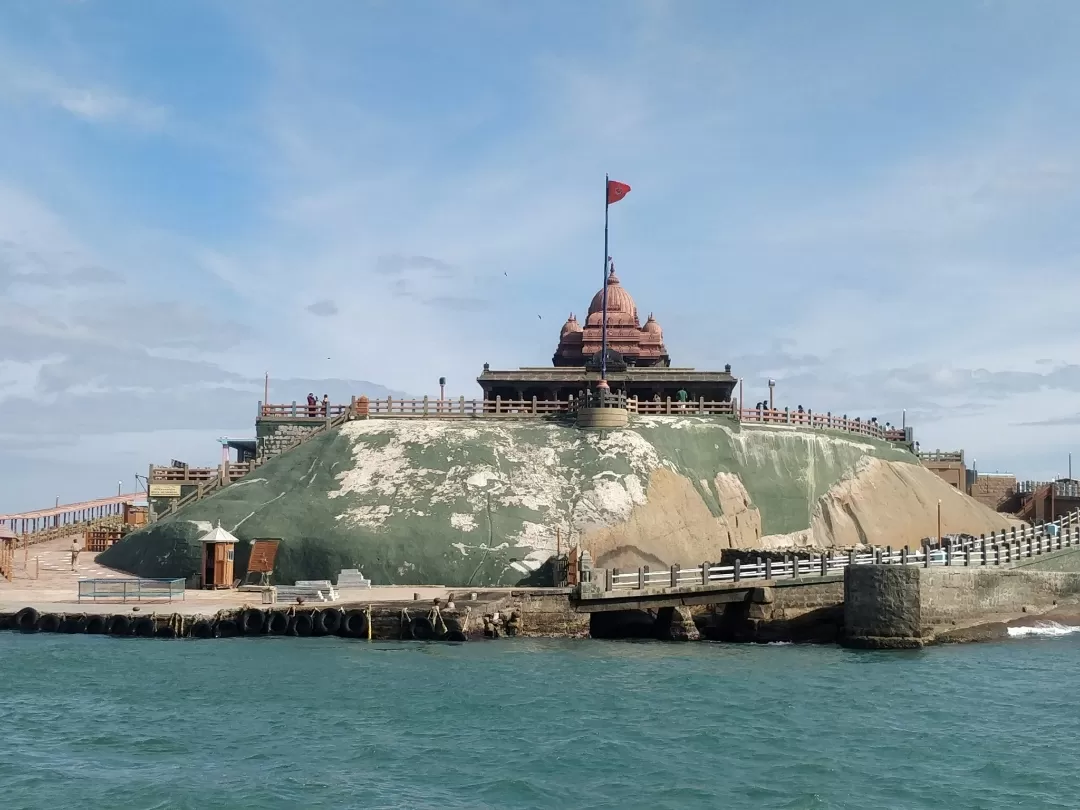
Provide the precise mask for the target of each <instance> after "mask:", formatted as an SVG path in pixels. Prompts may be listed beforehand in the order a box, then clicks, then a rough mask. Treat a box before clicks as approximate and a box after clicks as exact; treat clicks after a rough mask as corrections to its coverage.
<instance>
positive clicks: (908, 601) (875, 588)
mask: <svg viewBox="0 0 1080 810" xmlns="http://www.w3.org/2000/svg"><path fill="white" fill-rule="evenodd" d="M921 574H922V569H920V568H918V567H917V566H911V567H908V566H899V565H856V566H849V567H848V568H846V569H844V640H843V643H844V644H845V645H846V646H849V647H863V648H868V649H908V648H912V647H921V646H922V645H923V638H922V603H921V601H920V595H919V577H920V575H921Z"/></svg>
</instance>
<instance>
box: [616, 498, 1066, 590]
mask: <svg viewBox="0 0 1080 810" xmlns="http://www.w3.org/2000/svg"><path fill="white" fill-rule="evenodd" d="M1051 527H1053V528H1051ZM935 544H936V543H935V541H928V542H924V544H923V546H922V548H920V549H918V550H915V551H912V550H910V549H908V548H907V547H904V548H902V549H893V548H892V547H891V546H886V547H885V548H874V549H872V550H871V551H868V552H861V553H858V552H856V551H854V550H852V551H849V552H848V553H847V554H837V555H829V554H819V555H814V554H810V555H807V556H806V557H802V556H800V555H797V554H796V555H785V557H784V558H783V559H782V560H773V559H772V558H766V559H761V558H758V559H757V561H756V562H754V563H749V564H746V563H743V562H741V561H740V560H735V562H734V563H733V564H732V565H714V564H712V563H708V562H704V563H702V564H701V565H700V566H696V567H694V568H688V569H685V570H683V569H682V568H681V567H680V566H678V565H673V566H671V567H670V568H665V569H659V570H656V571H652V570H650V569H649V567H648V566H642V567H641V568H638V570H637V571H620V570H619V569H618V568H614V569H606V570H604V571H603V582H604V590H606V591H614V590H643V589H645V588H650V587H651V588H658V587H659V588H685V587H690V586H695V585H709V584H712V583H720V582H742V581H745V580H755V579H756V580H777V579H799V578H803V577H814V576H829V575H832V574H840V573H843V570H844V569H845V568H847V567H848V566H850V565H871V564H874V565H919V566H923V567H927V568H929V567H931V566H960V565H962V566H986V565H994V566H1000V565H1012V564H1014V563H1018V562H1020V561H1021V560H1023V559H1028V558H1031V557H1036V556H1039V555H1042V554H1048V553H1050V552H1052V551H1060V550H1062V549H1065V548H1072V547H1080V511H1078V512H1072V513H1070V514H1069V515H1066V516H1065V517H1063V518H1061V520H1058V521H1055V522H1054V523H1047V524H1042V525H1039V526H1023V527H1019V528H1017V527H1013V528H1012V529H1010V530H1005V529H1002V530H1001V531H1000V532H991V534H990V536H989V537H987V536H986V535H982V536H980V537H978V538H973V539H970V540H965V541H963V542H957V541H947V542H946V543H945V544H944V545H940V544H937V547H936V548H935V547H934V546H935Z"/></svg>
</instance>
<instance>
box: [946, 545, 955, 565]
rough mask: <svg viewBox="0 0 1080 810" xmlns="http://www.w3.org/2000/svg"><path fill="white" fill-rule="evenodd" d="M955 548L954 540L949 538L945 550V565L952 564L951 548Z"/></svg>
mask: <svg viewBox="0 0 1080 810" xmlns="http://www.w3.org/2000/svg"><path fill="white" fill-rule="evenodd" d="M954 549H955V546H954V541H952V540H950V541H949V545H948V546H947V548H946V550H945V565H947V566H952V564H953V550H954Z"/></svg>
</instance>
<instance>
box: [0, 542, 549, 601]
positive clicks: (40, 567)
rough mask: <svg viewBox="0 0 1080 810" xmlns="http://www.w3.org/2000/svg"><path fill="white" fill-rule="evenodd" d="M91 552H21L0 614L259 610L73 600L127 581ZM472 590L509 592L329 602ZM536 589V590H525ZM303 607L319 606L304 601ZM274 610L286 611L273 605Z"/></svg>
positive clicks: (201, 596)
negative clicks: (96, 581) (98, 585)
mask: <svg viewBox="0 0 1080 810" xmlns="http://www.w3.org/2000/svg"><path fill="white" fill-rule="evenodd" d="M96 558H97V555H96V554H89V553H87V552H85V551H84V552H83V553H82V554H80V555H79V563H78V570H76V571H72V570H71V538H70V537H66V538H59V539H57V540H51V541H49V542H47V543H42V544H41V545H38V546H30V548H29V549H28V550H27V554H26V555H25V558H24V555H23V551H22V550H21V549H20V550H19V551H18V552H17V553H16V555H15V575H14V579H13V581H12V582H8V581H7V580H5V579H0V613H12V612H15V611H17V610H20V609H22V608H24V607H33V608H37V609H38V610H48V611H52V612H54V613H81V612H87V613H100V614H104V613H131V612H132V608H133V607H137V608H139V612H142V611H146V612H155V611H156V612H158V613H180V614H182V615H185V616H194V615H199V614H201V615H209V614H213V613H216V612H217V611H219V610H228V609H234V608H238V607H243V606H244V605H252V606H257V607H262V604H261V598H260V594H258V593H251V592H244V591H198V590H187V591H184V598H183V600H182V601H181V600H174V601H172V602H169V601H168V600H156V601H146V602H127V603H124V602H116V601H104V600H98V601H83V602H81V603H80V602H79V601H78V592H79V588H78V581H79V579H83V578H113V577H115V578H127V577H130V574H125V573H124V572H122V571H117V570H115V569H113V568H107V567H105V566H103V565H100V564H99V563H98V562H97V559H96ZM474 590H476V591H482V595H481V594H479V593H478V597H479V601H485V600H486V599H490V598H491V596H492V595H493V594H508V593H510V592H511V591H512V590H521V589H513V588H483V589H473V588H448V587H445V586H442V585H431V586H414V585H404V586H376V587H374V588H359V589H355V590H350V589H345V590H340V591H339V593H340V594H341V599H340V600H338V601H337V602H333V603H330V604H334V605H347V604H350V603H352V604H361V605H368V604H375V603H382V602H403V603H404V602H413V601H414V599H413V597H414V595H418V596H419V599H416V600H415V602H416V604H418V605H430V604H431V602H432V601H433V600H434V599H444V600H445V599H446V597H447V596H448V595H449V594H451V593H453V594H454V598H455V601H456V602H458V603H461V604H468V603H469V594H470V593H471V592H473V591H474ZM529 590H535V589H529ZM308 604H322V603H313V602H309V603H308ZM277 605H278V606H279V607H288V604H287V603H284V602H278V603H277Z"/></svg>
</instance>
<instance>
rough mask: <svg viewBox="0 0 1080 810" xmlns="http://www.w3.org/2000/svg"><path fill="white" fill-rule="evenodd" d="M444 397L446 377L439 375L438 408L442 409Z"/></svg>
mask: <svg viewBox="0 0 1080 810" xmlns="http://www.w3.org/2000/svg"><path fill="white" fill-rule="evenodd" d="M444 399H446V377H439V410H440V411H441V410H442V404H443V400H444Z"/></svg>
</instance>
